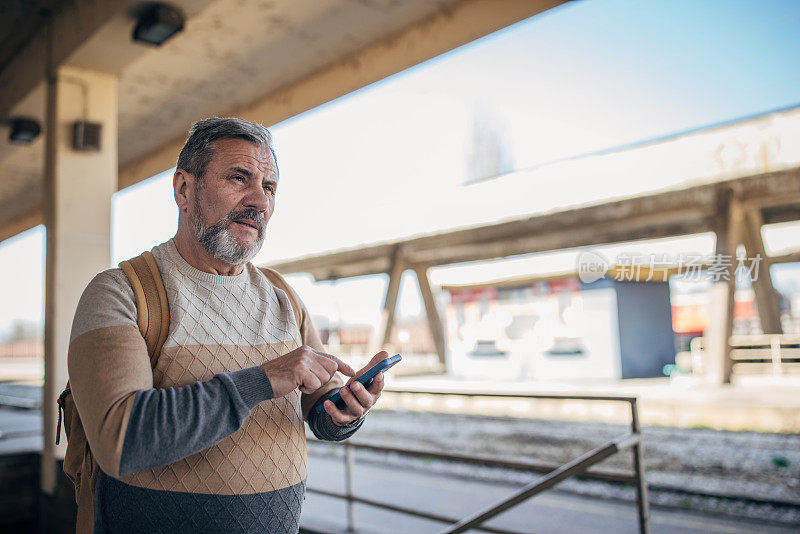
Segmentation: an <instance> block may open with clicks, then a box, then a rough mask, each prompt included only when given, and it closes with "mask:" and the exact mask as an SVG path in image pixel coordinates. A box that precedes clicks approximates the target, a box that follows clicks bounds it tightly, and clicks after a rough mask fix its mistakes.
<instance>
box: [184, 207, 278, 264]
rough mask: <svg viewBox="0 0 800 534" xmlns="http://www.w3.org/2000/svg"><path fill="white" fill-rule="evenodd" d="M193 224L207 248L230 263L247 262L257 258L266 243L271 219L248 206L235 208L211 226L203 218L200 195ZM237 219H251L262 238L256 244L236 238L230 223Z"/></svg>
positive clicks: (198, 236)
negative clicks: (246, 207)
mask: <svg viewBox="0 0 800 534" xmlns="http://www.w3.org/2000/svg"><path fill="white" fill-rule="evenodd" d="M192 219H193V220H192V227H193V228H194V234H195V237H197V240H198V241H199V242H200V244H201V245H202V246H203V248H204V249H205V251H206V252H208V253H209V254H211V255H212V256H214V257H215V258H217V259H218V260H220V261H224V262H225V263H228V264H230V265H244V264H245V263H247V262H248V261H250V260H252V259H253V258H255V256H256V254H258V251H259V250H261V245H263V244H264V237H265V235H266V230H267V221H266V220H265V219H264V214H263V213H261V212H260V211H258V210H256V209H252V208H249V209H244V210H242V211H232V212H230V213H229V214H228V215H227V216H226V217H225V218H224V219H222V220H221V221H218V222H216V223H214V224H212V225H211V226H207V225H206V224H205V222H203V209H202V208H201V206H200V202H199V199H198V198H197V197H195V210H194V216H193V217H192ZM237 219H249V222H250V223H252V224H253V225H254V226H256V227H257V228H258V238H257V239H256V241H255V243H253V244H252V245H249V246H248V245H244V244H242V243H239V241H237V240H236V238H234V237H233V236H232V235H231V233H230V230H229V228H230V225H231V224H234V223H233V221H235V220H237Z"/></svg>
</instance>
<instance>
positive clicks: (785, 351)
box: [689, 334, 800, 375]
mask: <svg viewBox="0 0 800 534" xmlns="http://www.w3.org/2000/svg"><path fill="white" fill-rule="evenodd" d="M729 345H730V359H731V363H732V365H740V364H749V365H750V366H751V367H753V365H752V364H756V365H758V364H761V365H764V364H766V365H768V366H769V368H770V370H771V372H772V374H774V375H781V374H783V373H784V372H785V370H786V366H787V364H789V365H792V364H793V365H796V364H798V363H800V336H798V335H796V334H757V335H736V336H731V337H730V340H729ZM689 347H690V351H691V362H692V371H693V372H695V373H702V372H703V365H704V358H703V355H704V354H705V352H704V351H705V349H706V340H705V338H704V337H702V336H699V337H696V338H694V339H692V341H691V342H690V343H689Z"/></svg>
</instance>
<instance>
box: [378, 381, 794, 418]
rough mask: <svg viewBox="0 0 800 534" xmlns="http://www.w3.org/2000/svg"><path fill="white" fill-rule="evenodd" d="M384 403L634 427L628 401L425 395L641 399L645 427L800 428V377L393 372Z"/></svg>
mask: <svg viewBox="0 0 800 534" xmlns="http://www.w3.org/2000/svg"><path fill="white" fill-rule="evenodd" d="M387 389H390V390H391V389H394V390H403V391H416V392H419V394H407V393H404V394H392V393H386V394H385V395H384V396H383V397H382V398H381V401H380V402H381V407H382V408H387V409H414V410H422V411H436V412H442V413H462V414H470V413H474V414H480V415H490V416H491V415H496V416H502V417H535V418H541V419H560V420H567V421H598V420H599V421H604V422H608V423H619V424H626V423H629V422H630V409H629V408H628V407H627V406H625V405H622V404H620V403H607V402H598V401H585V400H584V401H581V400H574V401H572V400H571V401H554V400H535V401H534V400H527V399H487V398H478V397H473V398H469V397H459V396H455V397H454V396H436V395H424V394H423V393H424V392H447V393H458V392H464V393H490V394H555V395H597V396H633V397H637V398H638V408H639V417H640V420H641V423H642V424H643V425H655V426H671V427H679V428H711V429H716V430H731V431H754V432H778V433H800V375H796V374H794V375H781V376H774V375H744V376H739V377H734V380H733V382H732V383H731V384H726V385H721V386H714V385H708V384H704V383H703V382H701V381H700V380H699V379H697V378H695V377H692V376H689V375H687V376H681V377H678V378H673V379H670V378H666V377H665V378H642V379H628V380H617V381H594V380H593V381H530V382H518V381H498V380H464V379H458V378H454V377H450V376H447V375H444V374H441V375H428V376H401V377H392V376H387Z"/></svg>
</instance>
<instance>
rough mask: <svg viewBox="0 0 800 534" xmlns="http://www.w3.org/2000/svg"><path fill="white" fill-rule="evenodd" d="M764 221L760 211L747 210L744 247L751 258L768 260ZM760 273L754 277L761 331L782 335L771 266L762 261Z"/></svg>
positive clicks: (778, 305)
mask: <svg viewBox="0 0 800 534" xmlns="http://www.w3.org/2000/svg"><path fill="white" fill-rule="evenodd" d="M763 225H764V221H763V219H762V217H761V210H760V209H754V208H750V209H746V210H745V221H744V246H745V249H746V250H747V256H748V257H749V258H755V257H756V256H758V257H760V258H766V257H767V253H766V251H765V250H764V240H763V237H762V236H761V227H762V226H763ZM758 267H759V270H758V273H757V274H755V276H754V277H753V292H754V293H755V296H756V304H757V306H758V317H759V320H760V321H761V331H762V332H764V333H765V334H782V333H783V328H782V326H781V316H780V303H779V301H778V294H777V293H776V292H775V288H774V287H773V285H772V276H771V275H770V272H769V265H768V264H767V263H766V262H764V261H762V262H760V264H759V266H758Z"/></svg>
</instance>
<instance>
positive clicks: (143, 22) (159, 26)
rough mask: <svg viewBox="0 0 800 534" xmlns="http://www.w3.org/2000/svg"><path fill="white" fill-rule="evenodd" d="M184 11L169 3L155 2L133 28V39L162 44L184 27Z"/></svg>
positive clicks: (140, 16)
mask: <svg viewBox="0 0 800 534" xmlns="http://www.w3.org/2000/svg"><path fill="white" fill-rule="evenodd" d="M183 22H184V17H183V12H181V10H180V9H178V8H177V7H174V6H171V5H169V4H163V3H160V2H158V3H154V4H151V5H149V6H148V7H147V8H146V9H145V10H144V11H143V12H142V13H141V14H140V15H139V18H138V20H137V22H136V26H135V27H134V28H133V40H134V41H138V42H140V43H147V44H150V45H155V46H161V45H162V44H164V43H165V42H166V41H167V40H168V39H170V38H171V37H172V36H173V35H175V34H176V33H178V32H179V31H181V30H182V29H183Z"/></svg>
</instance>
